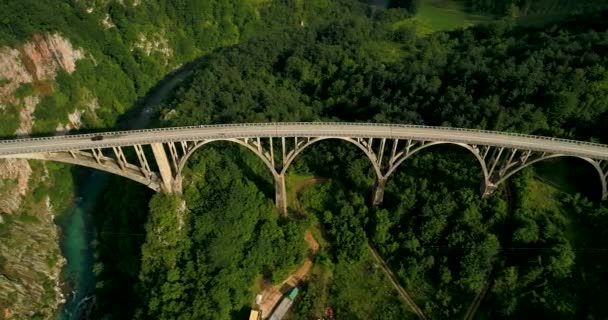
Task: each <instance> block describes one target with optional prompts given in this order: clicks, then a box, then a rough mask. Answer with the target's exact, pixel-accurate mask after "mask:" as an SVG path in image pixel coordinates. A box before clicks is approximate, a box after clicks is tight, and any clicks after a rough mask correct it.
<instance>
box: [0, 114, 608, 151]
mask: <svg viewBox="0 0 608 320" xmlns="http://www.w3.org/2000/svg"><path fill="white" fill-rule="evenodd" d="M100 135H101V136H103V137H104V138H103V139H102V140H98V141H93V140H92V138H93V137H95V136H100ZM251 137H337V138H340V137H342V138H356V137H360V138H399V139H414V140H424V141H447V142H456V143H467V144H474V145H490V146H504V147H510V148H518V149H525V150H535V151H542V152H550V153H561V154H567V155H572V156H581V157H589V158H593V159H603V160H608V145H601V144H593V143H588V142H580V141H573V140H564V139H557V138H547V137H538V136H529V135H519V134H510V133H503V132H494V131H481V130H467V129H459V128H447V127H426V126H408V125H390V124H365V123H324V122H318V123H317V122H309V123H256V124H234V125H213V126H198V127H179V128H160V129H146V130H130V131H116V132H107V133H100V134H86V135H71V136H58V137H47V138H32V139H15V140H0V157H1V156H6V155H11V154H24V153H34V152H52V151H69V150H83V149H92V148H104V147H112V146H129V145H135V144H149V143H155V142H177V141H188V140H201V139H225V138H251Z"/></svg>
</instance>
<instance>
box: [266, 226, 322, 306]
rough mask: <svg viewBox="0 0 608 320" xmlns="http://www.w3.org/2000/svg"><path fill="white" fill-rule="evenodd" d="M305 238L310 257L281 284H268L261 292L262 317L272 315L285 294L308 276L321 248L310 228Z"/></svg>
mask: <svg viewBox="0 0 608 320" xmlns="http://www.w3.org/2000/svg"><path fill="white" fill-rule="evenodd" d="M304 240H306V243H307V244H308V250H309V251H308V257H307V258H306V260H305V261H304V263H302V265H300V267H299V268H298V269H297V270H296V271H295V272H293V273H292V274H290V275H289V277H287V279H285V281H283V282H282V283H281V284H280V285H276V286H268V287H267V288H265V289H264V290H262V292H260V294H261V295H262V302H261V303H260V304H259V310H260V313H261V315H262V318H267V317H268V316H270V313H271V312H272V310H273V309H274V308H275V306H276V305H277V304H278V303H279V301H280V300H281V298H282V297H283V295H285V294H286V293H287V292H289V290H291V288H293V287H297V286H298V285H299V284H300V283H301V282H302V280H303V279H304V278H305V277H306V275H307V274H308V272H309V271H310V269H311V268H312V264H313V261H314V258H315V255H316V254H317V251H318V250H319V243H318V242H317V240H316V239H315V238H314V237H313V235H312V233H311V232H310V230H306V233H304Z"/></svg>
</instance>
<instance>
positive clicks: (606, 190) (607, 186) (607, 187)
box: [494, 154, 608, 197]
mask: <svg viewBox="0 0 608 320" xmlns="http://www.w3.org/2000/svg"><path fill="white" fill-rule="evenodd" d="M565 157H568V158H575V159H581V160H584V161H585V162H588V163H589V164H591V165H592V166H593V168H594V169H595V171H596V172H597V173H598V175H599V178H600V184H601V188H602V193H601V194H602V196H604V197H605V196H606V195H607V194H608V182H607V181H606V178H605V177H604V172H603V170H602V168H601V167H600V164H599V163H598V162H597V161H594V160H593V159H591V158H587V157H577V156H571V155H566V154H550V155H546V156H543V157H540V158H537V159H533V160H530V161H528V162H527V163H525V164H524V165H522V166H519V167H517V168H515V169H513V170H511V171H509V172H508V173H506V174H505V175H504V176H502V177H501V178H500V179H498V180H497V181H496V182H495V183H494V187H497V186H499V185H500V184H501V183H503V182H505V181H506V180H507V179H508V178H510V177H511V176H513V175H514V174H516V173H518V172H519V171H521V170H523V169H525V168H527V167H529V166H531V165H533V164H535V163H538V162H541V161H544V160H548V159H555V158H565Z"/></svg>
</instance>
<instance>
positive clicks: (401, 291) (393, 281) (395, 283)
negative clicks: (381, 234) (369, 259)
mask: <svg viewBox="0 0 608 320" xmlns="http://www.w3.org/2000/svg"><path fill="white" fill-rule="evenodd" d="M367 248H368V249H369V251H370V252H371V253H372V256H373V257H374V259H375V260H376V262H378V264H380V267H381V268H382V270H383V271H384V273H385V274H386V275H387V276H388V278H389V280H390V281H391V284H392V285H393V287H394V288H395V289H396V290H397V292H398V293H399V296H400V297H401V299H402V300H403V302H405V303H406V304H407V305H408V306H409V307H410V309H412V311H413V312H414V313H415V314H416V315H417V316H418V318H420V319H424V320H426V319H427V318H426V316H425V315H424V313H423V312H422V309H420V307H418V305H417V304H416V302H414V299H412V297H411V296H410V295H409V294H408V293H407V291H406V290H405V288H403V287H402V286H401V285H399V281H398V280H397V277H395V275H394V274H393V272H392V271H391V270H390V269H389V267H388V265H387V264H386V262H384V260H383V259H382V257H380V255H379V254H378V252H377V251H376V249H374V248H373V247H372V246H371V245H370V244H369V243H368V244H367Z"/></svg>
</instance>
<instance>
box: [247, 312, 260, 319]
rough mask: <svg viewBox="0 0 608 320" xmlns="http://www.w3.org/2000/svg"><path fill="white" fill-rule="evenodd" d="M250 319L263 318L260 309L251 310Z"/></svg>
mask: <svg viewBox="0 0 608 320" xmlns="http://www.w3.org/2000/svg"><path fill="white" fill-rule="evenodd" d="M249 320H261V318H260V312H259V311H258V310H251V313H250V314H249Z"/></svg>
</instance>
